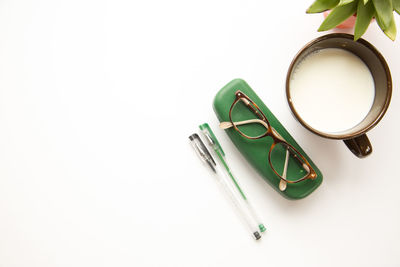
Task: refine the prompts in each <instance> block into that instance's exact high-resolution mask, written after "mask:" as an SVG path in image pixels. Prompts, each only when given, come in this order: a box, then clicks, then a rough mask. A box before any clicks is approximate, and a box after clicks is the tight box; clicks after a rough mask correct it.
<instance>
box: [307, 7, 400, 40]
mask: <svg viewBox="0 0 400 267" xmlns="http://www.w3.org/2000/svg"><path fill="white" fill-rule="evenodd" d="M327 10H331V12H330V13H329V15H328V16H327V17H326V18H325V20H324V21H323V22H322V24H321V26H320V27H319V29H318V31H327V30H330V29H332V28H335V27H336V26H338V25H339V24H341V23H342V22H343V21H345V20H346V19H347V18H349V17H350V16H352V15H354V14H355V15H356V24H355V27H354V40H357V39H359V38H360V37H361V36H362V35H363V34H364V33H365V31H366V30H367V28H368V26H369V25H370V23H371V20H372V19H373V18H375V19H376V22H377V23H378V25H379V27H380V28H381V29H382V31H383V32H384V33H385V34H386V35H387V36H388V37H389V38H390V39H391V40H393V41H394V39H395V38H396V32H397V30H396V23H395V19H394V16H393V11H396V12H397V13H398V14H400V0H315V2H314V3H313V4H312V5H311V6H310V7H309V8H308V9H307V13H320V12H324V11H327Z"/></svg>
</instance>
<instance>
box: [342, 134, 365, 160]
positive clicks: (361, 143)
mask: <svg viewBox="0 0 400 267" xmlns="http://www.w3.org/2000/svg"><path fill="white" fill-rule="evenodd" d="M343 142H344V143H345V144H346V146H347V147H348V148H349V149H350V151H351V152H353V154H354V155H356V156H357V157H359V158H365V157H366V156H368V155H369V154H371V153H372V146H371V143H370V142H369V139H368V137H367V135H366V134H363V135H360V136H357V137H355V138H352V139H347V140H343Z"/></svg>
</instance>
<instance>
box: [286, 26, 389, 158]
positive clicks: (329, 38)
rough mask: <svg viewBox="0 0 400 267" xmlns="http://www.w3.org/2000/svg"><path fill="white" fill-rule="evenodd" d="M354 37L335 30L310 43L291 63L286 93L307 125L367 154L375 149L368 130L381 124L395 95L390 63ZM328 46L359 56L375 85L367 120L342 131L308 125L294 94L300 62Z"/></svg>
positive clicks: (354, 151) (358, 153)
mask: <svg viewBox="0 0 400 267" xmlns="http://www.w3.org/2000/svg"><path fill="white" fill-rule="evenodd" d="M353 38H354V36H353V35H350V34H344V33H333V34H328V35H324V36H321V37H319V38H317V39H315V40H313V41H311V42H310V43H308V44H306V45H305V46H304V47H303V48H302V49H301V50H300V51H299V52H298V54H297V55H296V56H295V58H294V59H293V61H292V63H291V64H290V67H289V70H288V73H287V76H286V97H287V101H288V103H289V107H290V109H291V110H292V113H293V115H294V116H295V118H296V119H297V120H298V121H299V122H300V123H301V124H302V125H303V126H304V127H305V128H307V129H308V130H310V131H311V132H313V133H315V134H317V135H319V136H322V137H325V138H330V139H336V140H343V141H344V143H345V144H346V145H347V147H348V148H349V149H350V150H351V152H353V153H354V155H356V156H357V157H359V158H363V157H366V156H368V155H369V154H371V152H372V146H371V143H370V141H369V139H368V137H367V135H366V134H365V133H366V132H368V131H369V130H370V129H371V128H373V127H374V126H375V125H376V124H378V122H379V121H380V120H381V119H382V117H383V115H384V114H385V112H386V110H387V108H388V107H389V103H390V99H391V96H392V78H391V75H390V70H389V67H388V65H387V63H386V61H385V59H384V58H383V56H382V55H381V54H380V53H379V52H378V50H377V49H376V48H375V47H374V46H373V45H371V44H370V43H368V42H367V41H365V40H363V39H359V40H358V41H354V40H353ZM326 48H340V49H344V50H347V51H349V52H351V53H353V54H354V55H356V56H358V57H359V58H360V59H361V60H362V61H363V62H364V63H365V64H366V65H367V67H368V68H369V70H370V72H371V74H372V77H373V80H374V85H375V99H374V101H373V104H372V107H371V109H370V111H369V113H368V114H367V116H366V117H365V118H364V120H363V121H361V122H360V123H359V124H357V125H356V126H354V127H352V128H351V129H349V130H346V131H342V132H338V133H326V132H321V131H318V130H316V129H314V128H312V127H311V126H310V125H308V124H307V122H305V121H304V120H303V119H302V117H301V114H299V113H298V112H297V111H296V109H295V107H294V105H293V101H292V98H291V95H290V79H291V76H292V74H293V72H294V71H295V69H296V67H297V64H298V63H300V62H301V61H302V60H303V59H304V58H305V57H306V56H308V55H309V54H310V53H313V52H315V51H317V50H321V49H326Z"/></svg>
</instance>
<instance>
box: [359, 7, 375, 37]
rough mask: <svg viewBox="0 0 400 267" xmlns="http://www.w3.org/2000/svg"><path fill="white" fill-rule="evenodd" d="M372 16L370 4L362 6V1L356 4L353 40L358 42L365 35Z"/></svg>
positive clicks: (372, 9)
mask: <svg viewBox="0 0 400 267" xmlns="http://www.w3.org/2000/svg"><path fill="white" fill-rule="evenodd" d="M374 14H375V10H374V5H373V4H372V3H371V2H369V3H367V4H366V5H364V3H363V2H362V1H359V2H358V7H357V19H356V25H355V27H354V40H358V39H359V38H360V37H361V36H362V35H363V34H364V33H365V31H366V30H367V29H368V26H369V24H370V23H371V20H372V17H373V16H374Z"/></svg>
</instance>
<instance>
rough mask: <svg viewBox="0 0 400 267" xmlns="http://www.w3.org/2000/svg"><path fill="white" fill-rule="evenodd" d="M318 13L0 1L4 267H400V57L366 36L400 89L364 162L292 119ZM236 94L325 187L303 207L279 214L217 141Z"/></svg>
mask: <svg viewBox="0 0 400 267" xmlns="http://www.w3.org/2000/svg"><path fill="white" fill-rule="evenodd" d="M311 3H312V1H311V0H307V1H306V0H304V1H265V0H246V1H244V0H240V1H239V0H230V1H228V0H226V1H225V0H219V1H215V0H213V1H211V0H204V1H188V0H169V1H161V0H159V1H156V0H153V1H137V0H134V1H131V0H126V1H121V0H113V1H111V0H109V1H107V0H102V1H101V0H100V1H99V0H96V1H94V0H93V1H91V0H69V1H50V0H37V1H27V0H26V1H24V0H20V1H18V0H3V1H1V2H0V127H1V130H0V266H1V267H9V266H10V267H11V266H30V267H34V266H40V267H45V266H174V267H177V266H231V267H233V266H400V208H399V206H400V194H399V190H400V189H399V188H400V175H399V163H400V161H399V154H398V152H399V151H400V138H399V131H400V128H399V119H398V114H399V113H400V94H399V90H400V88H399V86H398V84H399V83H400V75H399V73H400V72H399V71H400V61H399V53H400V47H399V42H400V40H397V41H396V42H392V41H390V40H389V39H388V38H387V37H386V36H384V34H383V33H381V32H380V29H379V28H378V26H377V25H376V23H372V25H371V27H370V29H369V30H368V32H367V34H366V35H365V36H364V38H365V39H367V40H368V41H370V42H371V43H373V44H374V45H375V46H376V47H377V48H378V49H379V50H380V51H381V52H382V54H383V55H384V56H385V58H386V59H387V62H388V65H389V66H390V68H391V70H392V75H393V84H394V88H393V97H392V102H391V106H390V108H389V110H388V112H387V114H386V115H385V117H384V119H383V120H382V121H381V123H380V124H379V125H378V126H377V127H376V128H374V129H373V130H372V131H371V132H370V134H369V137H370V140H371V142H372V145H373V147H374V152H373V154H372V155H371V156H370V157H368V158H366V159H363V160H360V159H357V158H356V157H355V156H353V155H352V154H351V153H350V152H349V151H348V150H347V148H346V147H345V145H344V144H343V143H342V142H340V141H332V140H326V139H322V138H320V137H317V136H315V135H313V134H311V133H309V132H307V131H306V130H305V129H304V128H303V127H302V126H301V125H300V124H299V123H298V122H296V121H295V119H294V118H293V116H292V115H291V113H290V110H289V107H288V105H287V103H286V99H285V94H284V86H285V76H286V71H287V68H288V66H289V64H290V62H291V60H292V58H293V57H294V55H295V54H296V52H297V51H298V50H299V49H300V48H301V47H302V46H303V45H304V44H305V43H307V42H308V41H310V40H312V39H313V38H316V37H318V36H321V35H322V34H326V33H318V32H317V31H316V30H317V28H318V26H319V24H320V23H321V21H322V15H320V14H315V15H306V14H305V10H306V8H307V7H308V6H309V5H310V4H311ZM396 19H397V24H398V27H399V28H400V20H399V17H398V16H397V15H396ZM399 39H400V38H399ZM233 78H243V79H245V80H246V81H247V82H248V83H249V85H250V86H251V87H252V88H253V89H254V90H255V91H256V92H257V93H258V94H259V96H260V97H261V98H262V99H263V101H264V102H265V103H266V105H267V106H268V107H269V108H270V109H271V110H272V112H273V113H274V114H275V115H276V116H277V117H278V118H279V119H280V121H281V122H282V123H283V124H284V125H285V126H286V128H287V129H288V130H289V132H291V133H292V135H293V136H294V137H295V138H296V140H297V141H298V142H299V144H300V145H301V146H302V147H303V148H304V149H305V150H306V151H307V153H308V154H309V155H310V157H311V158H312V159H313V160H314V162H315V163H316V164H317V166H319V168H320V169H321V171H322V172H323V174H324V182H323V184H322V185H321V186H320V188H318V189H317V190H316V191H315V192H314V193H312V194H311V195H310V196H309V197H307V198H306V199H303V200H300V201H289V200H286V199H284V198H282V197H281V196H280V195H279V194H278V193H276V192H275V191H274V190H273V189H272V188H271V187H270V186H269V185H268V184H267V183H266V182H264V181H263V180H262V178H261V177H260V176H259V175H257V174H256V173H255V171H254V170H253V169H252V168H251V167H250V165H249V164H248V163H247V162H245V161H244V158H243V157H242V156H241V155H240V154H239V153H238V152H237V150H236V149H235V147H234V146H233V144H232V143H231V142H230V140H229V139H228V137H227V136H226V135H225V133H224V132H223V131H222V130H219V129H218V128H217V125H218V124H217V119H216V118H215V115H214V112H213V110H212V106H211V105H212V100H213V97H214V95H215V94H216V93H217V91H218V90H219V89H220V88H222V87H223V86H224V85H225V84H226V83H228V82H229V81H230V80H232V79H233ZM203 122H209V124H210V125H211V127H212V128H213V129H214V132H215V133H216V135H217V137H218V138H219V139H220V141H221V143H222V145H223V147H224V150H225V152H226V153H227V160H228V161H229V162H230V165H231V167H232V169H233V172H234V173H235V174H236V176H237V177H238V179H239V181H240V183H241V184H242V186H243V189H244V190H245V192H246V193H247V194H248V195H249V198H250V200H251V201H252V203H253V205H254V206H255V208H256V210H257V211H258V213H259V215H260V217H262V219H263V221H264V223H265V225H266V226H267V228H268V232H267V233H266V234H264V235H263V238H262V240H260V242H256V241H254V240H253V239H252V238H251V237H250V236H249V233H248V232H247V229H246V228H245V226H244V225H243V223H242V222H241V221H240V220H239V219H238V216H237V214H236V213H235V212H234V211H233V209H232V208H231V205H230V203H229V202H228V200H227V199H226V198H225V197H224V196H223V194H222V192H221V190H219V189H218V186H217V183H216V182H215V180H214V178H213V177H212V176H211V175H210V172H209V171H208V170H207V168H206V167H205V166H204V165H202V164H201V162H200V161H199V159H198V158H197V157H196V155H195V154H194V151H193V150H192V148H191V146H190V145H189V142H188V136H189V135H190V134H192V133H193V132H195V131H196V130H197V126H198V125H199V124H201V123H203Z"/></svg>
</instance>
